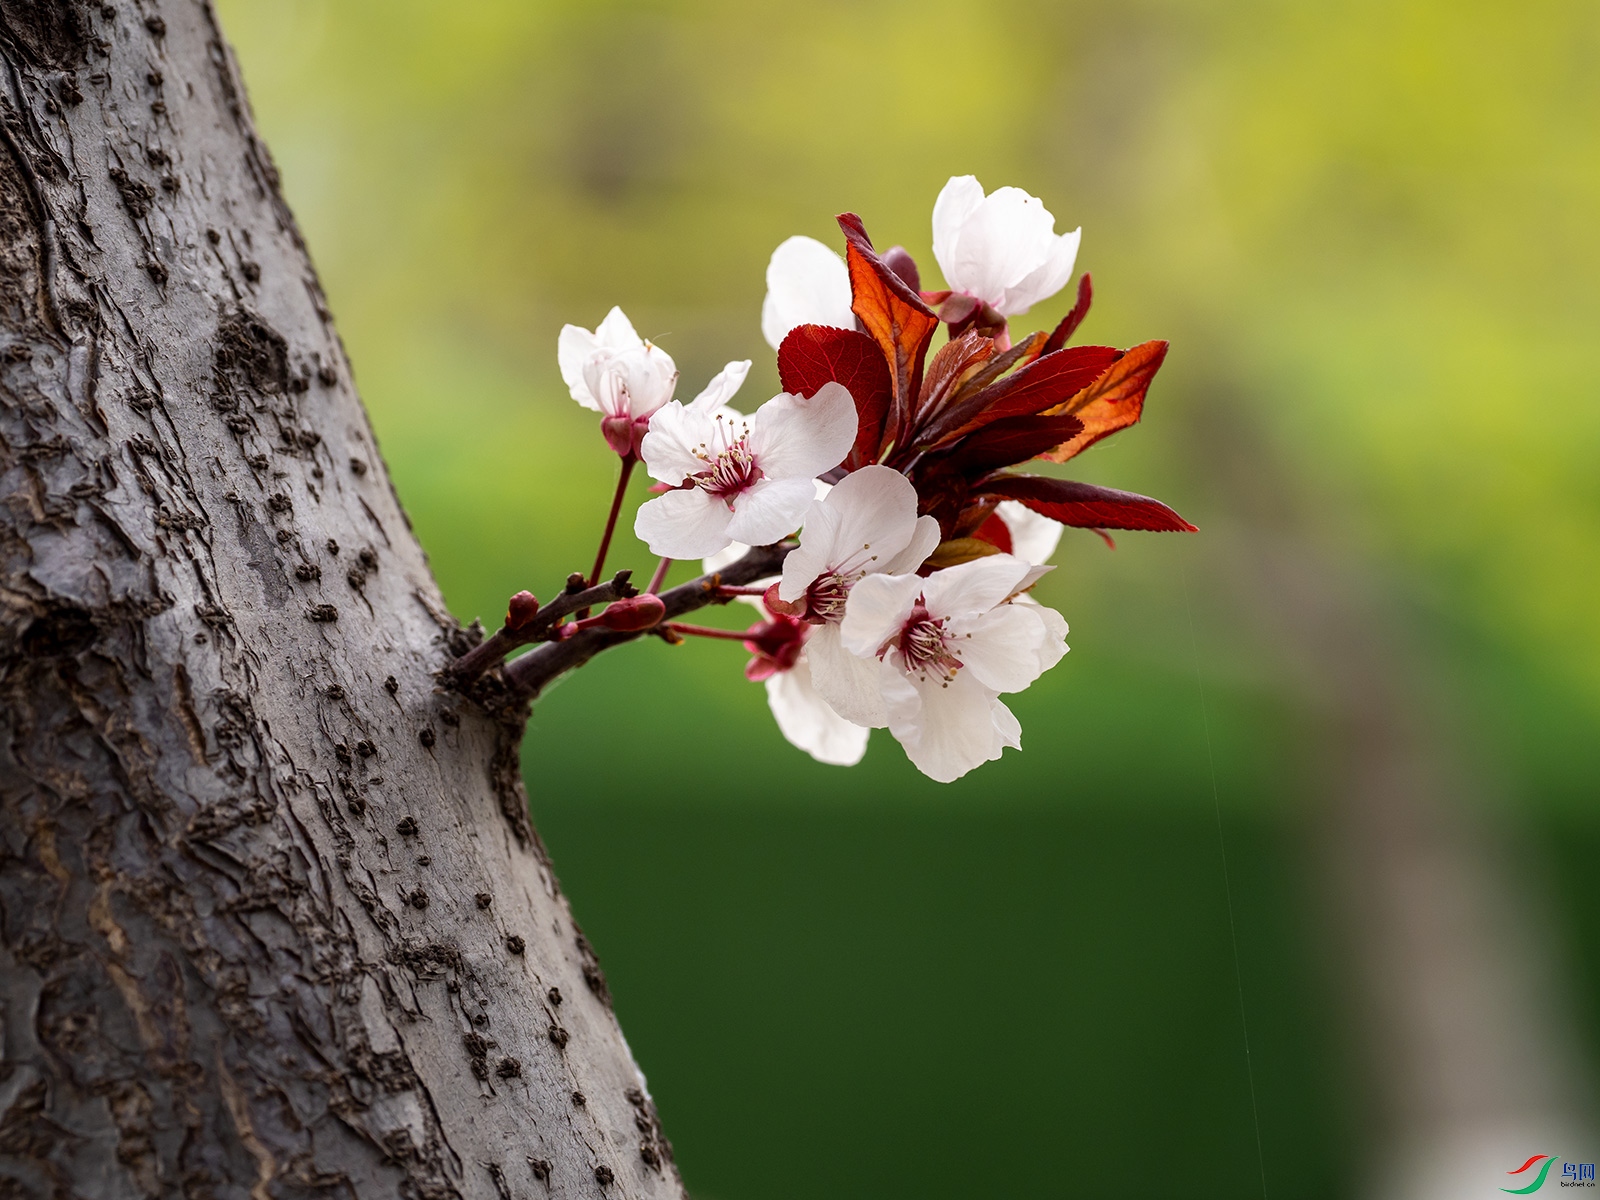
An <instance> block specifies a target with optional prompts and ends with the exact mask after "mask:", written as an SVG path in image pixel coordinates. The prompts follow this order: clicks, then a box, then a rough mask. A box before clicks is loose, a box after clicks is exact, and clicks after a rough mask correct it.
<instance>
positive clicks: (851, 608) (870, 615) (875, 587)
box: [839, 575, 927, 658]
mask: <svg viewBox="0 0 1600 1200" xmlns="http://www.w3.org/2000/svg"><path fill="white" fill-rule="evenodd" d="M926 582H927V580H925V579H919V578H917V576H915V575H868V576H867V577H866V578H865V579H863V580H862V581H861V582H860V583H858V584H856V585H855V587H853V588H851V589H850V600H849V602H848V603H847V604H846V605H845V610H844V620H843V621H842V622H841V623H840V625H839V632H840V634H841V635H842V636H843V638H844V647H845V649H846V650H848V651H850V653H852V654H860V655H864V656H866V657H868V658H871V657H874V656H876V655H877V653H878V648H879V647H880V646H882V645H883V644H884V642H886V641H888V640H889V639H890V638H891V637H894V636H895V635H897V634H898V633H899V632H900V629H901V627H902V626H903V625H904V624H905V621H906V618H907V617H908V616H910V615H911V606H912V605H913V604H915V603H916V600H917V596H918V595H920V594H921V592H922V585H923V584H924V583H926Z"/></svg>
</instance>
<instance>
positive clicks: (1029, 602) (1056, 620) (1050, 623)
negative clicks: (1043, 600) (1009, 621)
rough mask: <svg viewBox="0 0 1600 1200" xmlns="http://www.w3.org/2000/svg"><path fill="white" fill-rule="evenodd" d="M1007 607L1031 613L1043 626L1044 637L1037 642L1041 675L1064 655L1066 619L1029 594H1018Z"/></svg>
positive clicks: (1065, 650) (1065, 652) (1065, 648)
mask: <svg viewBox="0 0 1600 1200" xmlns="http://www.w3.org/2000/svg"><path fill="white" fill-rule="evenodd" d="M1009 607H1011V608H1016V609H1020V610H1022V611H1023V612H1027V613H1032V614H1033V615H1034V616H1035V617H1037V618H1038V620H1039V623H1040V624H1041V625H1043V626H1044V637H1043V638H1042V639H1041V641H1040V643H1039V674H1041V675H1043V674H1044V673H1045V672H1046V671H1048V670H1049V669H1050V668H1051V667H1053V666H1055V665H1056V664H1057V663H1058V662H1060V661H1061V660H1062V659H1063V658H1065V657H1066V654H1067V619H1066V618H1065V617H1063V616H1062V615H1061V614H1060V613H1058V612H1057V611H1056V610H1055V609H1053V608H1046V607H1045V606H1044V605H1043V604H1040V603H1039V602H1038V601H1037V600H1035V599H1033V598H1032V597H1031V596H1018V597H1017V598H1016V599H1015V600H1013V601H1012V602H1011V604H1010V606H1009Z"/></svg>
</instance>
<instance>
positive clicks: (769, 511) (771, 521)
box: [673, 479, 813, 558]
mask: <svg viewBox="0 0 1600 1200" xmlns="http://www.w3.org/2000/svg"><path fill="white" fill-rule="evenodd" d="M812 495H813V493H812V489H811V480H809V479H763V480H761V481H759V482H758V483H756V484H754V485H753V486H751V487H748V488H746V489H745V490H744V491H742V492H740V493H739V494H738V495H737V496H735V497H733V501H732V504H733V519H732V520H731V521H730V522H729V523H728V536H729V537H731V538H733V539H734V540H735V541H740V542H745V543H746V544H748V545H751V546H770V545H771V544H772V543H773V542H776V541H779V540H781V539H783V538H785V537H787V536H788V535H789V534H791V533H793V532H794V531H795V530H796V529H798V528H800V518H801V517H803V516H805V515H806V508H807V507H808V506H809V505H810V504H811V497H812ZM673 557H675V558H681V557H683V556H682V555H674V556H673Z"/></svg>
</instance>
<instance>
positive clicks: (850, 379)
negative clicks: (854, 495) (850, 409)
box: [778, 325, 894, 471]
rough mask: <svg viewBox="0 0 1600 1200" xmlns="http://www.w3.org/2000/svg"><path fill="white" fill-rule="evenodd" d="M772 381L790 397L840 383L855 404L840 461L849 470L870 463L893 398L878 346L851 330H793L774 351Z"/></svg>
mask: <svg viewBox="0 0 1600 1200" xmlns="http://www.w3.org/2000/svg"><path fill="white" fill-rule="evenodd" d="M778 379H779V381H780V382H781V383H782V384H783V390H784V391H786V392H788V393H790V394H791V395H795V396H806V397H810V396H815V395H816V394H817V391H818V389H819V388H821V387H822V385H823V384H825V383H829V382H833V383H842V384H843V385H844V386H845V388H846V389H847V390H848V391H849V392H850V395H851V397H852V398H853V399H854V400H855V402H856V419H857V421H858V424H857V426H856V442H855V445H854V446H853V447H851V450H850V454H849V456H848V457H847V458H846V459H845V460H844V466H845V469H846V470H848V471H854V470H856V469H857V468H859V467H864V466H866V465H867V464H868V463H870V462H874V461H876V460H877V457H878V447H879V446H880V445H881V444H882V442H883V423H884V419H885V417H887V416H888V413H889V405H890V403H891V401H892V399H893V395H894V390H893V388H894V385H893V381H892V380H891V379H890V378H889V364H888V363H887V362H885V361H884V357H883V351H882V350H881V349H879V348H878V343H877V342H875V341H873V339H872V338H870V337H868V336H867V335H866V334H864V333H858V332H857V331H856V330H854V329H833V328H830V327H829V326H826V325H797V326H796V327H795V328H794V329H792V330H790V331H789V335H788V336H787V337H785V338H784V339H783V345H781V346H779V347H778Z"/></svg>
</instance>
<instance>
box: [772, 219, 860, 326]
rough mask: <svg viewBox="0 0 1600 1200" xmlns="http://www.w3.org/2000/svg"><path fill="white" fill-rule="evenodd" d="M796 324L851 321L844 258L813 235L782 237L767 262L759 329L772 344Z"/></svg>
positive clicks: (848, 280)
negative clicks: (765, 295) (785, 238)
mask: <svg viewBox="0 0 1600 1200" xmlns="http://www.w3.org/2000/svg"><path fill="white" fill-rule="evenodd" d="M796 325H830V326H833V327H834V328H836V329H854V328H855V327H856V318H855V314H854V313H853V312H851V311H850V272H849V270H848V269H847V268H846V267H845V265H844V260H843V259H842V258H840V257H839V256H838V255H837V254H835V253H834V252H833V251H832V250H830V249H828V247H827V246H825V245H823V244H822V243H821V242H819V241H817V239H816V238H808V237H792V238H789V239H787V240H786V241H784V242H783V243H781V244H780V245H779V246H778V248H777V249H776V250H774V251H773V252H772V261H771V262H769V263H768V264H767V297H766V299H765V300H764V301H763V302H762V304H761V335H762V336H763V337H764V338H766V339H767V342H768V343H769V344H770V345H771V346H772V348H773V349H774V350H776V349H777V348H778V347H779V346H780V345H782V344H783V339H784V338H785V337H787V336H788V334H789V331H790V330H791V329H793V328H794V327H795V326H796Z"/></svg>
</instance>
